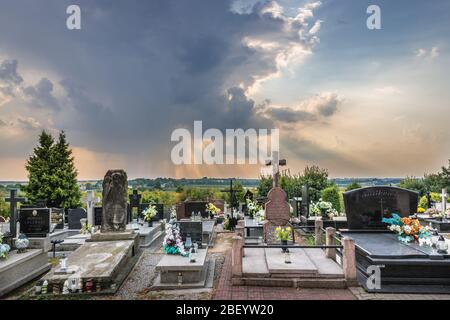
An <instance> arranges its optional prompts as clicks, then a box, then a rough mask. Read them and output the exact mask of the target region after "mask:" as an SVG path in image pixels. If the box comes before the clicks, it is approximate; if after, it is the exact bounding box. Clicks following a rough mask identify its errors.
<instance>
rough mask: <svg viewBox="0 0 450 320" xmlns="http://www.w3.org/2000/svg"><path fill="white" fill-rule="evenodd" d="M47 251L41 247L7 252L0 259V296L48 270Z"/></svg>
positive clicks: (49, 266)
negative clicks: (6, 254)
mask: <svg viewBox="0 0 450 320" xmlns="http://www.w3.org/2000/svg"><path fill="white" fill-rule="evenodd" d="M50 268H51V265H50V264H49V263H48V258H47V253H46V252H44V251H43V250H42V249H28V250H27V251H26V252H24V253H17V252H15V251H13V252H10V253H9V257H8V259H6V260H0V297H1V296H3V295H5V294H7V293H8V292H11V291H13V290H14V289H16V288H19V287H20V286H22V285H23V284H25V283H27V282H29V281H31V280H33V279H35V278H37V277H39V276H40V275H41V274H43V273H45V272H47V271H48V270H50Z"/></svg>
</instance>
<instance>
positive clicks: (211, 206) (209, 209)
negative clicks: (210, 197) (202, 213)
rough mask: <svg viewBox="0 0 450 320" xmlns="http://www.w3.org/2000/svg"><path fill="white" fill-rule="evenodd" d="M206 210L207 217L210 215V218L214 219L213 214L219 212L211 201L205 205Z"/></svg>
mask: <svg viewBox="0 0 450 320" xmlns="http://www.w3.org/2000/svg"><path fill="white" fill-rule="evenodd" d="M206 212H208V214H209V217H210V218H211V219H214V216H215V215H216V214H219V213H220V209H219V208H217V207H216V206H215V205H214V204H212V203H211V202H210V203H208V204H207V205H206Z"/></svg>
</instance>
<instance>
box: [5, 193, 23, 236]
mask: <svg viewBox="0 0 450 320" xmlns="http://www.w3.org/2000/svg"><path fill="white" fill-rule="evenodd" d="M5 201H6V202H9V232H10V233H11V234H12V235H14V236H15V235H16V233H17V221H18V216H17V203H19V202H25V201H27V199H26V198H17V190H16V189H12V190H11V191H10V196H9V198H6V199H5Z"/></svg>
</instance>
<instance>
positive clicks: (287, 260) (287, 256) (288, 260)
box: [284, 249, 292, 263]
mask: <svg viewBox="0 0 450 320" xmlns="http://www.w3.org/2000/svg"><path fill="white" fill-rule="evenodd" d="M291 262H292V261H291V253H290V252H289V249H286V251H285V252H284V263H291Z"/></svg>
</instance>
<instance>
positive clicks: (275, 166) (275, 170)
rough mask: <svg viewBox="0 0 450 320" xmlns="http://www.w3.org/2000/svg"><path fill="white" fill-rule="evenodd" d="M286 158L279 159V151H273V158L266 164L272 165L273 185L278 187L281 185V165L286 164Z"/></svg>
mask: <svg viewBox="0 0 450 320" xmlns="http://www.w3.org/2000/svg"><path fill="white" fill-rule="evenodd" d="M285 165H286V160H285V159H281V160H280V159H279V153H278V151H273V152H272V160H268V161H266V166H272V175H273V187H274V188H276V187H278V186H279V183H278V182H279V179H280V166H285Z"/></svg>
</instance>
